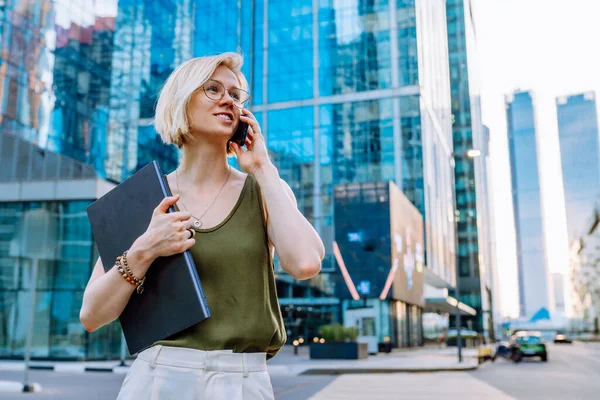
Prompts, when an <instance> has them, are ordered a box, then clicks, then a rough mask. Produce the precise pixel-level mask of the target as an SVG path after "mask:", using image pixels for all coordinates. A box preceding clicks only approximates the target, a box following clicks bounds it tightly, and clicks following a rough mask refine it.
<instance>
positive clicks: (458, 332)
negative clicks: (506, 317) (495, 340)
mask: <svg viewBox="0 0 600 400" xmlns="http://www.w3.org/2000/svg"><path fill="white" fill-rule="evenodd" d="M465 155H466V156H467V157H468V158H471V159H473V158H476V157H479V156H480V155H481V150H478V149H470V150H468V151H467V152H466V153H465ZM450 165H451V166H452V202H453V203H454V204H453V207H454V252H455V270H456V287H455V290H454V295H455V296H456V309H455V313H456V315H455V320H456V348H457V350H458V362H459V363H462V361H463V356H462V334H461V325H462V321H461V315H460V265H459V262H458V260H459V250H458V216H457V213H458V203H457V201H456V153H454V152H453V153H452V154H451V155H450Z"/></svg>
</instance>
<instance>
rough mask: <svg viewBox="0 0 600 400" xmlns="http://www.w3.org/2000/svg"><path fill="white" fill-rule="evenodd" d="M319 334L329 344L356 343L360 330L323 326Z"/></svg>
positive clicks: (335, 325)
mask: <svg viewBox="0 0 600 400" xmlns="http://www.w3.org/2000/svg"><path fill="white" fill-rule="evenodd" d="M319 333H320V335H321V337H322V338H323V339H325V341H327V342H356V338H358V328H356V327H345V326H342V325H340V324H329V325H323V326H321V327H320V328H319Z"/></svg>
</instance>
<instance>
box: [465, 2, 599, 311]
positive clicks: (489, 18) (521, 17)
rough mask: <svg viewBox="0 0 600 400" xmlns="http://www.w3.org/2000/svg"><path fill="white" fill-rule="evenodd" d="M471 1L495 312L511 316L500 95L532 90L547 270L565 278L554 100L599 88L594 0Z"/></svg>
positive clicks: (514, 291) (514, 296) (512, 282)
mask: <svg viewBox="0 0 600 400" xmlns="http://www.w3.org/2000/svg"><path fill="white" fill-rule="evenodd" d="M472 2H473V14H474V20H475V31H476V37H477V51H478V54H477V55H478V60H479V61H478V66H479V82H480V87H481V103H482V113H483V123H484V124H485V125H487V126H488V127H489V128H490V136H491V140H490V154H491V176H492V178H491V179H492V188H493V196H494V204H495V208H496V209H495V223H496V249H497V250H496V252H497V266H498V275H499V279H498V286H499V293H500V296H499V298H500V303H501V304H500V305H501V312H502V313H503V314H504V315H507V316H513V317H514V316H517V315H518V285H517V264H516V248H515V231H514V224H513V210H512V198H511V193H510V191H511V188H510V170H509V162H508V144H507V137H506V113H505V106H504V96H505V95H506V94H509V93H512V92H514V91H515V90H517V89H520V90H532V91H533V92H534V96H535V100H534V101H535V104H536V108H537V123H538V137H539V138H540V142H539V144H538V146H539V147H538V149H539V153H540V154H539V162H540V170H541V172H540V174H541V185H542V203H543V205H542V209H543V219H544V225H545V230H546V247H547V259H548V266H549V269H550V272H551V273H552V272H562V273H564V274H565V284H567V282H568V279H569V277H568V243H567V235H566V217H565V210H564V194H563V189H562V174H561V168H560V152H559V146H558V127H557V122H556V103H555V99H556V97H558V96H562V95H568V94H575V93H581V92H587V91H595V92H596V98H597V99H598V96H599V95H600V50H599V48H598V45H597V41H598V39H599V38H600V20H599V19H598V16H599V15H600V1H597V0H472ZM597 102H598V103H600V101H598V100H597ZM590 212H591V211H590ZM568 297H569V296H567V299H566V301H567V304H566V305H567V309H568V307H569V304H570V301H569V298H568Z"/></svg>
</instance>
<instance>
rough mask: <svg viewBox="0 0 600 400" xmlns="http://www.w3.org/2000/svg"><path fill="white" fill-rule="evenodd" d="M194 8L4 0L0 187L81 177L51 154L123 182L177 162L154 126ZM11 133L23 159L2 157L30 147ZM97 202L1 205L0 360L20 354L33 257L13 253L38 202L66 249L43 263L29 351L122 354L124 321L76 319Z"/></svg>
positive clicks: (185, 0) (186, 50) (182, 2)
mask: <svg viewBox="0 0 600 400" xmlns="http://www.w3.org/2000/svg"><path fill="white" fill-rule="evenodd" d="M195 9H196V8H195V3H194V2H192V1H191V0H172V1H169V0H163V1H160V2H157V1H150V0H147V1H130V0H121V1H117V0H104V1H96V2H93V3H90V7H82V6H81V3H80V2H78V1H77V2H76V1H63V2H54V1H51V0H41V1H36V2H22V1H8V2H4V3H3V4H2V6H0V46H1V49H2V51H1V54H0V131H1V132H2V134H3V135H2V136H1V137H0V149H1V152H2V153H1V154H0V159H1V160H2V162H3V164H2V165H3V168H2V173H1V174H0V178H1V179H0V181H1V182H0V184H1V183H2V182H7V181H8V182H10V181H11V179H12V180H14V179H16V180H21V181H36V180H44V179H45V180H55V179H80V178H81V177H80V178H75V176H76V175H78V174H79V175H81V174H80V173H78V172H77V171H81V170H82V167H81V164H73V163H69V162H61V161H60V159H59V158H60V157H58V156H57V155H56V154H55V153H59V154H62V155H63V156H67V157H70V158H72V159H75V160H78V161H80V162H82V163H85V164H87V165H90V166H92V167H93V168H94V169H95V174H96V175H97V176H98V177H101V178H105V179H108V180H112V181H117V182H118V181H121V180H123V179H125V178H127V177H128V176H130V175H131V174H132V173H133V172H134V171H136V170H137V169H138V168H140V167H141V166H143V165H145V164H146V163H147V162H149V161H150V160H152V159H157V160H158V161H159V162H160V163H161V164H162V167H163V168H164V169H165V170H166V171H170V170H172V169H173V168H174V167H175V165H176V163H177V161H178V157H179V155H178V153H177V150H176V149H175V148H172V147H166V146H164V145H163V144H162V143H161V141H160V139H159V138H158V137H157V135H156V133H155V132H154V129H153V128H152V127H151V126H150V125H151V119H152V117H153V113H154V103H155V101H156V97H157V94H158V89H159V88H160V86H161V85H162V83H163V82H164V80H165V79H166V77H167V76H168V75H169V74H170V72H171V71H172V70H173V68H174V67H175V66H176V65H178V64H180V63H181V62H183V61H184V60H187V59H189V58H191V56H192V53H193V35H192V32H193V25H194V16H195V13H194V10H195ZM16 138H19V139H24V140H25V141H28V142H31V143H34V144H35V145H36V147H35V148H33V150H31V151H29V150H27V152H25V153H23V154H27V157H23V158H19V159H18V160H17V161H16V164H14V165H13V162H12V161H10V162H8V164H6V163H7V159H10V156H11V155H12V154H15V153H19V154H21V153H22V149H27V146H26V145H24V144H23V143H24V142H22V141H20V140H15V139H16ZM26 159H27V160H28V161H26ZM72 164H73V165H72ZM10 165H12V167H9V166H10ZM84 169H85V168H84ZM86 176H87V178H89V179H94V178H93V176H92V177H90V176H88V175H86ZM4 194H6V193H4ZM94 198H95V197H93V195H91V196H90V197H89V198H86V199H78V200H49V199H45V200H40V201H20V200H15V201H11V202H4V203H0V226H2V230H1V233H0V357H21V356H22V354H23V345H24V340H25V339H24V337H25V336H24V335H25V332H26V330H25V328H26V326H27V324H26V322H27V319H26V318H27V316H28V310H29V302H30V295H31V288H30V277H31V276H30V275H31V262H30V261H29V260H28V259H25V258H21V257H20V256H15V255H14V254H12V253H11V249H12V248H13V247H14V243H15V240H17V239H18V232H19V229H20V227H21V226H22V218H23V216H24V215H26V214H27V213H28V212H30V211H31V210H38V209H39V210H47V211H48V212H50V213H52V214H53V215H56V216H57V218H58V220H59V221H61V222H60V229H59V228H57V232H56V238H55V239H56V245H57V246H58V248H59V249H60V251H59V254H58V255H57V257H56V258H55V259H53V260H48V261H44V262H41V263H40V278H39V279H38V286H37V294H38V296H37V301H36V331H35V336H34V339H33V356H34V357H38V358H76V359H81V358H87V359H95V358H96V359H97V358H107V357H118V355H119V349H120V336H121V333H120V328H119V325H118V323H113V324H110V325H108V326H106V327H104V328H102V329H100V330H98V331H96V332H94V333H86V332H85V331H84V330H83V328H82V326H81V324H80V322H79V315H78V314H79V308H80V307H81V299H82V295H83V290H84V288H85V284H86V283H87V280H88V278H89V275H90V273H91V269H92V267H93V263H94V262H95V260H96V259H97V254H96V253H95V251H94V246H93V238H92V236H91V230H90V227H89V224H88V222H87V215H86V213H85V207H86V206H87V205H88V204H89V203H91V202H92V201H93V200H94ZM11 246H12V247H11Z"/></svg>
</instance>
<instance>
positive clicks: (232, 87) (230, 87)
mask: <svg viewBox="0 0 600 400" xmlns="http://www.w3.org/2000/svg"><path fill="white" fill-rule="evenodd" d="M211 80H212V81H215V82H219V83H220V84H221V85H223V87H227V85H225V84H224V83H223V82H221V81H220V80H218V79H211ZM228 89H239V90H242V88H239V87H237V86H229V87H228Z"/></svg>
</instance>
